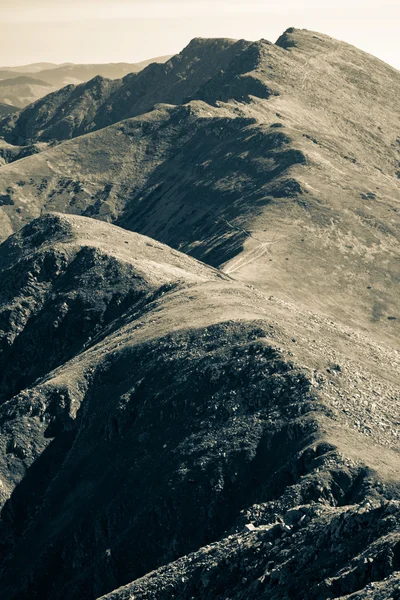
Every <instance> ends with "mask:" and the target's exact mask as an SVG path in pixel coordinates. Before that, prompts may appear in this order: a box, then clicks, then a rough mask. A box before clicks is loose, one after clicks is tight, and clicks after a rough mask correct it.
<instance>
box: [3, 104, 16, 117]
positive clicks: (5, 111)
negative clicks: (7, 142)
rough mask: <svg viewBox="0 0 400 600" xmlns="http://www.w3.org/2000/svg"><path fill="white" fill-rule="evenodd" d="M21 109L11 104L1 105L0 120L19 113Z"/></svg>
mask: <svg viewBox="0 0 400 600" xmlns="http://www.w3.org/2000/svg"><path fill="white" fill-rule="evenodd" d="M18 110H19V109H18V108H17V107H16V106H12V105H11V104H2V103H0V118H1V117H4V116H6V115H11V114H12V113H14V112H17V111H18Z"/></svg>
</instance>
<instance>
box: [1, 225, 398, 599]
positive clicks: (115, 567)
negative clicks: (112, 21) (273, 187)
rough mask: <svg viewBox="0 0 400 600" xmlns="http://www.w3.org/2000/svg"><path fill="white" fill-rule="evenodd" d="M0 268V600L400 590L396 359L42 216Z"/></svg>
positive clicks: (276, 304)
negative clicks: (380, 587) (376, 587)
mask: <svg viewBox="0 0 400 600" xmlns="http://www.w3.org/2000/svg"><path fill="white" fill-rule="evenodd" d="M0 265H1V270H0V283H1V285H0V290H1V292H0V294H1V296H0V302H1V304H0V317H1V328H2V337H1V345H0V348H1V354H0V361H1V366H2V368H1V372H2V374H3V376H2V379H1V382H0V396H1V400H2V404H1V406H0V427H1V435H0V441H1V444H2V447H3V451H2V453H1V455H0V460H1V479H2V488H1V490H2V492H1V497H2V504H3V505H4V507H3V510H2V512H1V520H2V528H1V535H0V545H1V550H2V552H1V556H2V559H1V563H2V564H1V567H2V569H1V573H0V581H1V586H0V598H4V599H6V598H7V600H13V599H14V598H18V599H19V600H23V599H25V598H35V597H37V598H46V599H47V600H52V599H55V598H57V600H62V599H63V598H70V597H71V595H72V594H73V595H75V596H77V597H82V598H96V597H98V596H100V595H102V594H104V593H106V592H111V591H112V590H113V589H115V588H118V587H119V586H121V585H124V584H127V587H126V588H122V589H120V590H116V591H115V592H112V594H111V596H109V597H110V598H113V599H118V600H122V599H125V598H132V596H134V597H135V598H143V599H144V598H147V599H148V598H161V599H163V598H171V597H172V596H177V597H181V598H192V597H197V598H204V599H205V598H222V597H226V595H227V594H229V597H231V598H236V599H244V598H260V597H265V598H271V597H272V595H273V594H274V595H275V597H282V598H283V597H285V595H286V596H287V597H289V598H294V597H296V596H295V594H296V593H297V592H298V590H299V589H303V590H307V591H304V595H303V596H302V598H304V599H316V598H321V597H323V598H338V597H339V596H340V597H342V596H343V594H348V593H350V592H356V591H357V590H364V589H365V593H366V594H367V593H368V589H369V586H370V585H371V582H381V581H382V582H383V583H382V585H383V586H384V591H385V592H386V593H387V594H388V593H389V592H390V590H391V589H393V588H395V586H397V585H398V584H399V577H398V573H396V571H398V570H399V567H400V552H399V549H400V542H399V520H398V519H399V516H400V515H399V511H400V502H399V501H398V497H399V494H400V489H399V485H398V478H399V462H398V440H397V438H396V432H395V430H393V431H392V427H393V424H394V423H395V420H396V418H397V419H398V407H396V404H395V403H393V402H391V399H393V398H394V397H395V396H396V395H397V394H398V393H399V388H398V383H399V381H400V379H399V363H398V361H396V360H394V358H395V357H393V356H391V355H390V353H389V352H388V351H387V350H385V349H383V348H381V347H380V346H379V345H376V344H375V343H374V342H372V340H369V339H368V338H365V337H363V336H360V335H359V334H358V333H356V332H353V331H351V330H350V329H349V328H348V327H346V328H342V327H340V326H338V325H337V324H335V323H333V322H332V321H331V320H329V319H322V318H321V317H317V316H316V315H312V314H311V313H307V312H302V311H301V310H299V309H298V307H296V306H295V305H290V304H288V303H285V302H282V301H279V300H276V299H268V298H267V297H266V296H265V295H264V294H260V293H259V292H257V291H256V290H255V289H254V288H251V287H249V286H246V285H243V284H241V283H240V282H237V281H235V280H233V279H232V278H230V277H229V276H227V275H224V274H222V273H220V272H219V271H217V270H215V269H213V268H211V267H207V266H206V265H203V264H201V263H199V262H197V261H196V260H194V259H192V258H190V257H188V256H186V255H184V254H181V253H179V252H177V251H174V250H172V249H170V248H168V247H167V246H164V245H162V244H160V243H158V242H155V241H154V240H152V239H151V238H147V237H143V236H140V235H138V234H135V233H131V232H128V231H126V230H123V229H120V228H117V227H114V226H112V225H109V224H106V223H101V222H99V221H95V220H93V219H88V218H83V217H77V216H71V215H68V216H67V215H65V216H63V215H47V216H43V217H42V218H40V219H38V220H36V221H33V222H32V223H31V224H29V225H27V226H25V227H24V228H23V229H22V230H21V231H20V232H19V233H17V234H15V235H14V236H11V237H10V238H9V239H8V240H7V241H5V242H4V243H3V245H2V246H1V247H0ZM294 333H295V335H296V339H294V338H293V334H294ZM389 357H390V358H389ZM388 360H390V364H391V368H390V370H389V372H388V373H386V374H385V376H384V377H381V376H380V374H379V369H380V366H381V365H382V364H383V363H385V362H386V361H388ZM377 389H379V394H376V390H377ZM354 424H356V426H355V425H354ZM175 561H177V562H175ZM162 565H164V566H162ZM158 567H159V570H155V571H154V572H153V573H151V574H150V575H146V574H147V573H149V572H150V571H152V570H153V569H157V568H158ZM142 576H144V578H143V579H138V580H137V578H140V577H142ZM133 580H137V581H134V583H132V584H130V583H129V582H131V581H133ZM374 585H376V584H374ZM379 585H380V584H379ZM297 597H298V596H297ZM362 597H367V596H362ZM377 597H378V596H377ZM382 597H385V596H382ZM386 597H389V596H386Z"/></svg>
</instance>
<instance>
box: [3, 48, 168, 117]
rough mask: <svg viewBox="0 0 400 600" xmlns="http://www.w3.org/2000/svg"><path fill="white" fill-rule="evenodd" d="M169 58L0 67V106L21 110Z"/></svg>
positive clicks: (137, 70)
mask: <svg viewBox="0 0 400 600" xmlns="http://www.w3.org/2000/svg"><path fill="white" fill-rule="evenodd" d="M169 58H170V56H160V57H157V58H153V59H149V60H145V61H142V62H139V63H110V64H92V65H90V64H87V65H85V64H82V65H79V64H78V65H76V64H73V63H65V64H62V65H56V64H52V63H35V64H32V65H25V66H21V67H0V102H2V103H4V104H13V105H15V106H16V107H18V108H23V107H25V106H27V105H28V104H30V103H31V102H34V101H35V100H37V99H38V98H41V97H42V96H44V95H46V94H48V93H50V92H52V91H55V90H57V89H59V88H62V87H64V86H66V85H70V84H79V83H83V82H85V81H89V80H90V79H92V78H93V77H95V76H96V75H101V76H102V77H106V78H109V79H120V78H121V77H124V76H125V75H127V74H128V73H138V72H139V71H141V70H142V69H144V68H145V67H147V66H148V65H149V64H150V63H152V62H157V63H163V62H165V61H167V60H168V59H169ZM27 86H29V88H28V87H27Z"/></svg>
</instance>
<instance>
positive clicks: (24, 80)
mask: <svg viewBox="0 0 400 600" xmlns="http://www.w3.org/2000/svg"><path fill="white" fill-rule="evenodd" d="M54 89H55V88H54V87H52V86H51V85H50V84H49V83H47V82H46V81H43V80H41V79H37V78H36V77H31V76H30V75H20V76H18V77H13V78H11V79H0V101H1V103H2V104H8V105H10V106H11V107H13V106H14V107H18V108H23V107H25V106H28V104H31V103H32V102H34V101H35V100H37V98H41V97H42V96H45V95H46V94H49V93H50V92H52V91H54Z"/></svg>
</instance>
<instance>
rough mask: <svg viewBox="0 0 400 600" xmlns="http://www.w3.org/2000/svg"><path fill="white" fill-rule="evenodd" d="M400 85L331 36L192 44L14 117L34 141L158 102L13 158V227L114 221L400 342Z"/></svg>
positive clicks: (5, 212)
mask: <svg viewBox="0 0 400 600" xmlns="http://www.w3.org/2000/svg"><path fill="white" fill-rule="evenodd" d="M286 46H287V47H286ZM197 56H202V57H203V58H202V60H200V59H199V60H197V59H196V57H197ZM222 67H224V68H222ZM134 82H136V87H134V86H133V83H134ZM129 86H132V91H131V93H130V94H131V95H130V96H129V95H128V87H129ZM244 90H247V91H248V92H249V93H248V94H247V95H246V94H245V93H244ZM268 90H269V91H268ZM250 92H252V93H250ZM135 94H136V95H135ZM257 94H258V95H257ZM399 94H400V75H399V72H398V71H396V70H395V69H393V68H391V67H389V66H388V65H386V64H384V63H382V62H381V61H379V60H378V59H375V58H373V57H371V56H370V55H368V54H365V53H364V52H361V51H360V50H357V49H355V48H353V47H352V46H349V45H348V44H345V43H343V42H338V41H336V40H333V39H331V38H329V37H327V36H323V35H321V34H318V35H317V34H315V33H313V32H308V31H303V30H290V31H289V32H287V33H286V34H285V36H283V37H282V38H281V39H280V40H279V44H278V45H277V44H270V43H268V42H265V41H260V42H257V43H250V42H234V41H231V40H211V41H207V40H194V41H193V42H192V43H191V44H190V45H189V46H188V47H187V48H186V49H185V50H184V51H183V52H182V53H181V54H180V55H178V56H176V57H175V58H174V59H171V61H169V62H168V63H166V65H151V66H149V67H147V69H145V70H144V71H142V72H141V73H139V74H138V75H132V76H128V78H125V79H124V80H122V81H114V82H111V81H109V80H103V79H100V78H98V79H96V80H93V81H92V82H90V84H86V85H85V86H83V87H78V88H65V89H64V90H62V91H60V92H57V93H56V94H53V95H50V96H49V97H48V98H47V99H46V100H45V101H43V100H42V101H39V103H36V104H35V105H33V106H32V107H29V108H28V109H25V110H24V111H21V112H20V113H17V115H16V116H15V117H13V116H11V117H10V118H8V119H6V120H5V121H3V133H5V134H6V139H8V140H9V141H13V142H14V143H15V142H17V141H19V142H20V143H25V142H27V141H28V140H34V139H37V138H38V137H39V138H40V139H43V138H44V139H50V140H54V139H60V138H62V137H69V136H71V135H75V134H77V133H79V132H81V133H83V132H84V131H85V130H87V129H97V128H99V127H100V126H102V125H106V124H107V123H108V122H109V121H113V120H115V119H117V118H119V117H125V116H127V115H128V114H132V113H138V112H139V111H148V112H146V113H145V114H142V115H139V116H137V117H135V118H131V119H128V120H126V119H125V120H123V121H122V122H119V123H117V124H115V125H112V126H111V127H106V128H102V129H100V130H99V131H95V132H93V133H91V134H90V135H83V136H81V137H78V138H76V139H75V140H71V141H68V142H66V143H63V144H61V145H58V146H56V147H54V148H49V149H47V150H46V151H45V152H43V153H41V154H39V155H35V156H33V157H30V158H26V159H25V160H24V163H23V165H22V164H21V165H20V164H19V163H18V161H17V162H14V163H13V164H10V165H7V166H4V167H2V170H1V177H0V185H1V188H0V190H1V192H0V193H1V194H2V197H3V198H8V199H9V200H7V201H4V202H3V206H2V207H1V219H2V220H1V223H2V225H1V227H2V231H3V237H5V236H7V235H9V234H10V233H12V232H13V231H16V230H17V229H18V228H19V227H20V226H21V225H23V224H25V223H27V222H29V220H31V219H32V218H33V217H35V216H38V215H39V214H40V211H41V210H45V211H46V210H50V211H52V210H55V211H60V212H70V213H76V214H83V215H87V216H92V217H95V218H100V219H103V220H109V221H112V222H115V223H117V224H119V225H121V226H123V227H125V228H128V229H131V230H135V231H137V232H139V233H143V234H145V235H149V236H151V237H154V238H156V239H159V240H160V241H162V242H164V243H167V244H169V245H171V246H173V247H175V248H178V249H180V250H182V251H184V252H186V253H189V254H192V255H194V256H195V257H196V258H198V259H200V260H203V261H205V262H207V263H209V264H212V265H213V266H218V267H223V268H224V270H226V271H227V272H230V273H232V274H233V273H234V274H235V277H236V278H242V279H243V280H244V281H246V282H247V283H249V284H252V285H257V286H261V287H262V289H263V290H265V291H266V293H269V294H277V295H278V296H279V297H283V298H285V299H286V300H289V301H296V302H298V301H300V302H304V305H305V306H306V307H311V308H312V310H317V311H322V312H323V313H324V314H330V315H332V316H333V317H334V318H335V319H339V320H341V321H342V322H343V323H348V324H350V325H351V326H353V327H361V329H362V331H364V332H365V333H368V332H369V333H370V334H371V333H372V334H373V335H375V336H376V337H377V339H378V340H380V339H381V340H384V341H387V340H388V338H390V339H391V343H392V344H394V345H395V346H396V347H398V339H399V329H398V328H399V322H400V321H399V314H398V313H399V309H398V266H397V265H398V260H399V258H398V256H399V253H398V248H399V230H400V228H399V193H400V192H399V190H400V179H399V173H400V171H399V161H400V146H399V143H398V140H397V138H398V137H399V135H400V134H398V133H397V132H398V123H399V122H400V115H399V104H398V97H399ZM160 101H163V102H168V103H169V105H165V104H163V105H157V102H160ZM180 102H183V103H184V104H183V105H182V104H179V103H180ZM171 103H173V104H174V105H175V106H170V104H171ZM153 106H155V108H154V110H151V109H152V107H153ZM63 111H64V112H63ZM62 115H64V116H62ZM105 115H108V116H105ZM366 115H368V116H367V117H366ZM4 124H6V125H4ZM6 127H7V128H8V134H7V131H5V128H6ZM17 132H18V133H17ZM7 136H8V137H7ZM399 139H400V138H399ZM235 257H236V258H235ZM239 259H240V260H239ZM327 269H328V270H329V272H330V273H331V275H330V276H329V277H326V271H327ZM305 271H306V272H305Z"/></svg>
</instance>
